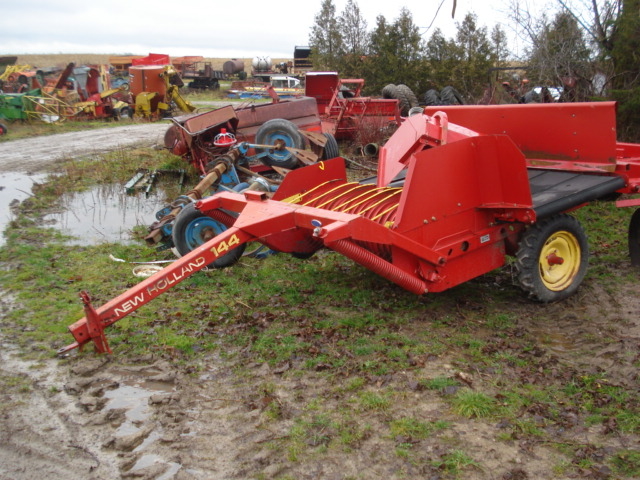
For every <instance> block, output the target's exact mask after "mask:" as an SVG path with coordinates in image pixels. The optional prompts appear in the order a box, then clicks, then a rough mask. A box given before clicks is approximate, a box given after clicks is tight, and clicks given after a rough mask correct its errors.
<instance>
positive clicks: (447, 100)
mask: <svg viewBox="0 0 640 480" xmlns="http://www.w3.org/2000/svg"><path fill="white" fill-rule="evenodd" d="M440 99H441V100H442V105H464V100H462V95H460V94H459V93H458V91H457V90H456V89H455V88H453V87H452V86H448V87H444V88H443V89H442V91H441V92H440Z"/></svg>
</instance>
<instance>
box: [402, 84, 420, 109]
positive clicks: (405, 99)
mask: <svg viewBox="0 0 640 480" xmlns="http://www.w3.org/2000/svg"><path fill="white" fill-rule="evenodd" d="M397 89H398V101H399V102H400V110H401V111H402V112H404V113H403V115H405V116H408V115H409V110H411V109H412V108H413V107H417V106H418V97H416V95H415V93H413V90H411V89H410V88H409V87H407V86H406V85H403V84H400V85H398V87H397Z"/></svg>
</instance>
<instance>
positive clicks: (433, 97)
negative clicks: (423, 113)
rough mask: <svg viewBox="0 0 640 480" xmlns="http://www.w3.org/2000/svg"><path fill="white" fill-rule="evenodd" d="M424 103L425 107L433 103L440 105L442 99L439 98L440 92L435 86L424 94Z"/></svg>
mask: <svg viewBox="0 0 640 480" xmlns="http://www.w3.org/2000/svg"><path fill="white" fill-rule="evenodd" d="M424 104H425V105H426V106H427V107H431V106H433V105H441V104H442V100H441V99H440V94H439V93H438V91H437V90H436V89H435V88H432V89H431V90H427V91H426V92H425V94H424Z"/></svg>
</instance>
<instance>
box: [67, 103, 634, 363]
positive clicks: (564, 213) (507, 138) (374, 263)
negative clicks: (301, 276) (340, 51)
mask: <svg viewBox="0 0 640 480" xmlns="http://www.w3.org/2000/svg"><path fill="white" fill-rule="evenodd" d="M443 109H444V110H443ZM639 192H640V145H637V144H626V143H620V142H617V139H616V124H615V104H614V103H612V102H602V103H567V104H538V105H499V106H455V107H437V108H435V109H434V110H429V109H427V110H425V113H424V114H422V115H414V116H411V117H409V118H407V119H405V120H404V121H403V123H402V125H401V126H400V128H399V129H398V130H397V131H396V133H395V134H394V135H393V136H392V137H391V139H390V140H389V141H388V142H387V144H386V145H385V146H384V147H383V148H382V149H381V151H380V160H379V167H378V174H377V176H376V177H373V178H370V179H366V180H363V181H360V182H349V181H347V178H346V170H345V165H344V160H343V159H342V158H334V159H331V160H327V161H322V162H319V163H317V164H313V165H310V166H307V167H304V168H300V169H297V170H293V171H291V172H290V173H289V174H288V175H287V176H286V177H285V179H284V181H283V182H282V184H281V186H280V187H279V188H278V190H277V191H276V192H275V193H273V194H269V193H264V192H257V191H246V192H244V193H232V192H229V193H226V192H225V193H219V194H216V195H213V196H211V197H208V198H205V199H203V200H200V201H198V202H197V203H196V204H195V208H196V209H197V210H198V211H199V212H200V213H201V214H202V215H203V216H206V217H210V218H213V219H215V220H216V221H218V222H221V223H223V224H224V225H226V226H227V227H228V228H227V230H226V231H223V232H222V233H221V234H219V235H217V236H215V237H214V238H211V239H210V240H206V241H203V243H202V245H200V246H199V247H196V248H194V250H192V251H191V252H190V253H188V254H187V255H185V256H183V257H181V258H180V259H178V260H176V261H175V262H174V263H172V264H171V265H169V266H168V267H166V268H164V269H163V270H161V271H159V272H158V273H156V274H154V275H153V276H151V277H149V278H147V279H145V280H144V281H142V282H141V283H139V284H138V285H136V286H134V287H133V288H131V289H130V290H128V291H127V292H125V293H123V294H122V295H120V296H118V297H117V298H115V299H113V300H111V301H110V302H108V303H107V304H105V305H103V306H102V307H100V308H94V307H93V306H92V305H91V302H90V299H89V295H88V294H87V293H86V292H81V297H82V300H83V302H84V309H85V317H84V318H82V319H80V320H79V321H78V322H76V323H74V324H73V325H71V326H70V327H69V329H70V331H71V333H72V335H73V336H74V338H75V342H74V343H72V344H71V345H69V346H67V347H64V348H62V349H60V353H63V352H67V351H69V350H71V349H73V348H76V347H81V346H83V345H84V344H86V343H88V342H90V341H93V342H94V344H95V346H96V350H97V351H98V352H108V351H110V349H109V346H108V344H107V341H106V338H105V334H104V329H105V328H106V327H107V326H109V325H111V324H113V323H114V322H117V321H118V320H119V319H121V318H123V317H125V316H126V315H128V314H130V313H131V312H133V311H134V310H136V309H138V308H139V307H141V306H142V305H144V304H146V303H147V302H149V301H150V300H152V299H153V298H155V297H157V296H158V295H160V294H161V293H163V292H165V291H166V290H168V289H169V288H171V287H172V286H174V285H176V284H177V283H179V282H181V281H183V280H185V279H186V278H188V277H189V276H190V275H193V274H194V273H196V272H197V271H199V270H201V269H203V268H204V267H206V266H207V265H210V264H212V263H213V262H214V261H216V259H220V258H221V257H222V256H226V257H227V258H226V260H227V261H225V262H224V263H225V264H228V263H229V262H228V258H229V257H234V258H239V256H240V255H241V254H242V251H243V248H244V245H245V244H246V242H249V241H259V242H261V243H262V244H264V245H266V246H267V247H269V248H271V249H273V250H276V251H279V252H288V253H291V254H293V255H294V256H296V257H307V256H311V255H312V254H313V253H314V252H316V251H317V250H319V249H320V248H323V247H326V248H329V249H331V250H334V251H336V252H338V253H340V254H342V255H344V256H346V257H348V258H350V259H352V260H353V261H355V262H357V263H358V264H360V265H363V266H364V267H366V268H368V269H370V270H372V271H373V272H375V273H377V274H379V275H381V276H383V277H385V278H387V279H388V280H390V281H392V282H394V283H396V284H397V285H399V286H401V287H402V288H404V289H406V290H408V291H410V292H413V293H415V294H418V295H421V294H425V293H427V292H440V291H443V290H446V289H448V288H451V287H453V286H455V285H458V284H460V283H462V282H465V281H467V280H470V279H472V278H474V277H477V276H479V275H482V274H484V273H486V272H489V271H491V270H493V269H496V268H498V267H501V266H502V265H504V264H505V261H506V258H507V256H513V257H515V265H516V268H517V272H518V275H517V278H518V281H519V283H520V284H521V286H522V287H523V288H524V290H525V291H527V292H528V293H529V294H530V295H531V296H533V297H535V298H536V299H538V300H540V301H543V302H551V301H556V300H561V299H563V298H566V297H567V296H569V295H571V294H573V293H574V292H575V291H576V290H577V288H578V286H579V285H580V283H581V281H582V279H583V277H584V275H585V272H586V269H587V264H588V245H587V239H586V235H585V233H584V230H583V229H582V227H581V226H580V224H579V223H578V221H577V220H576V219H575V218H574V217H573V216H571V215H569V214H568V212H571V211H572V210H575V209H577V208H579V207H581V206H583V205H585V204H587V203H588V202H590V201H593V200H596V199H603V198H607V199H612V198H615V197H618V198H620V197H619V195H618V194H628V195H626V196H624V197H622V198H623V199H621V200H620V199H619V200H618V201H617V203H618V206H621V207H638V206H640V198H635V197H634V196H633V194H636V193H639ZM629 194H630V195H629ZM629 248H630V254H631V261H632V263H634V264H635V265H639V264H640V209H638V208H636V209H635V212H634V213H633V215H632V216H631V221H630V225H629Z"/></svg>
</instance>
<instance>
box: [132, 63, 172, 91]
mask: <svg viewBox="0 0 640 480" xmlns="http://www.w3.org/2000/svg"><path fill="white" fill-rule="evenodd" d="M162 73H164V67H163V66H157V65H139V66H131V67H129V75H131V83H130V86H131V93H132V94H133V95H138V94H139V93H142V92H156V93H158V94H159V95H164V94H166V93H167V87H166V85H165V82H164V80H163V79H162V77H161V75H162Z"/></svg>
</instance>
